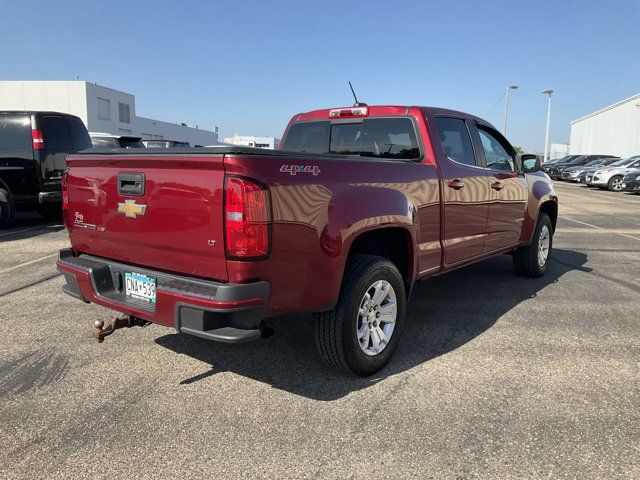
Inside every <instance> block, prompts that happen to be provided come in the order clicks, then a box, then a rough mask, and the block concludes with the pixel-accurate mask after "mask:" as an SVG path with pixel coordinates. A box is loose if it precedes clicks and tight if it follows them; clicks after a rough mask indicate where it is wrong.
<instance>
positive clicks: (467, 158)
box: [434, 116, 492, 266]
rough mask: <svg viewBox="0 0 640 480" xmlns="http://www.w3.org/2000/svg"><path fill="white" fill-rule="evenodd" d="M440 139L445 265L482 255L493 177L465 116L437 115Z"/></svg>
mask: <svg viewBox="0 0 640 480" xmlns="http://www.w3.org/2000/svg"><path fill="white" fill-rule="evenodd" d="M434 123H435V126H436V130H437V133H438V137H439V139H440V146H441V148H442V150H441V152H440V153H441V155H442V156H441V160H440V161H439V162H438V163H439V165H440V169H441V171H442V180H443V198H444V247H445V254H444V264H445V266H449V265H453V264H456V263H459V262H463V261H465V260H468V259H470V258H473V257H475V256H478V255H480V254H481V253H482V252H483V249H484V241H485V236H486V228H487V217H488V214H489V201H490V200H491V193H490V188H489V176H490V175H492V172H491V171H489V170H487V169H486V168H484V167H483V166H482V163H481V157H480V156H479V154H478V152H476V151H475V149H474V145H473V143H472V141H471V134H470V130H469V128H470V125H469V121H467V119H465V118H462V117H460V118H456V117H453V116H451V117H449V116H436V117H435V118H434Z"/></svg>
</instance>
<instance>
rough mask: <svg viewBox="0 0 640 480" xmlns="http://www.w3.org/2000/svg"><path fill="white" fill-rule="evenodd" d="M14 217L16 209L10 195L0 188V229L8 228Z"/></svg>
mask: <svg viewBox="0 0 640 480" xmlns="http://www.w3.org/2000/svg"><path fill="white" fill-rule="evenodd" d="M15 217H16V207H15V205H14V204H13V198H12V197H11V194H10V193H9V192H8V191H6V190H4V189H2V188H0V229H2V228H8V227H9V226H10V225H11V224H12V223H13V221H14V219H15Z"/></svg>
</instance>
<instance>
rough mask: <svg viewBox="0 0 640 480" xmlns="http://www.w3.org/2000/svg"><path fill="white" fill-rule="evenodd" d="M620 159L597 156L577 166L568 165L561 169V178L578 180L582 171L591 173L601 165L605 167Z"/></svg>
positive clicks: (572, 180) (570, 180)
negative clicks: (597, 157) (596, 158)
mask: <svg viewBox="0 0 640 480" xmlns="http://www.w3.org/2000/svg"><path fill="white" fill-rule="evenodd" d="M618 160H620V158H619V157H612V158H599V159H598V160H593V161H591V162H589V163H587V164H585V165H579V166H577V167H568V168H565V169H564V170H563V171H562V180H568V181H569V182H579V181H580V177H581V176H582V174H583V173H593V172H595V171H596V170H599V169H600V168H602V167H605V166H607V165H609V164H611V163H613V162H617V161H618Z"/></svg>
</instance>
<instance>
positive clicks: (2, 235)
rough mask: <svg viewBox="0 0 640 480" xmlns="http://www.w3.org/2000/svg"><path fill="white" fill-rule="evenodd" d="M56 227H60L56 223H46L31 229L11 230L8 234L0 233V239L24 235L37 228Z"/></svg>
mask: <svg viewBox="0 0 640 480" xmlns="http://www.w3.org/2000/svg"><path fill="white" fill-rule="evenodd" d="M56 226H62V225H59V224H56V223H46V224H43V225H34V226H33V227H29V228H23V229H22V230H12V231H10V232H5V233H0V237H6V236H7V235H16V234H19V233H24V232H29V231H31V230H35V229H38V228H47V227H56Z"/></svg>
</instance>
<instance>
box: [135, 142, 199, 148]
mask: <svg viewBox="0 0 640 480" xmlns="http://www.w3.org/2000/svg"><path fill="white" fill-rule="evenodd" d="M142 143H143V144H144V146H145V147H147V148H176V147H184V148H189V147H190V146H191V145H189V142H179V141H178V140H143V141H142Z"/></svg>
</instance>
